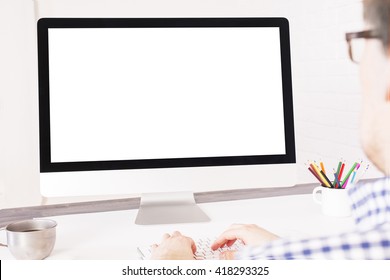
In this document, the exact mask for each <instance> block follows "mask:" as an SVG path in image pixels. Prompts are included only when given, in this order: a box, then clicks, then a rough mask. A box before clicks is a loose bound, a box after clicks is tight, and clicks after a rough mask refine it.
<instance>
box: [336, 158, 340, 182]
mask: <svg viewBox="0 0 390 280" xmlns="http://www.w3.org/2000/svg"><path fill="white" fill-rule="evenodd" d="M340 169H341V160H340V161H339V165H338V166H337V172H336V174H337V177H336V178H337V181H340V180H339V179H338V177H339V173H340ZM335 184H336V185H335V187H336V188H337V182H335Z"/></svg>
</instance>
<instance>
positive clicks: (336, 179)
mask: <svg viewBox="0 0 390 280" xmlns="http://www.w3.org/2000/svg"><path fill="white" fill-rule="evenodd" d="M333 171H334V170H333ZM334 186H335V188H336V189H337V186H340V181H339V179H338V178H337V172H335V173H334Z"/></svg>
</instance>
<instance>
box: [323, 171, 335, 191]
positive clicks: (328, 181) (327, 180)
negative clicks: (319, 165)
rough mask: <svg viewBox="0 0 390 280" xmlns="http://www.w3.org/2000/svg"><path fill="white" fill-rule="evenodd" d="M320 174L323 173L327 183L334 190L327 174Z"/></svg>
mask: <svg viewBox="0 0 390 280" xmlns="http://www.w3.org/2000/svg"><path fill="white" fill-rule="evenodd" d="M320 172H321V174H322V176H324V178H325V180H326V182H327V183H328V184H329V186H330V188H333V185H332V182H331V181H330V180H329V179H328V177H327V176H326V174H325V173H324V172H323V171H322V170H320Z"/></svg>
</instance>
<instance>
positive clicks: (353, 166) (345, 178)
mask: <svg viewBox="0 0 390 280" xmlns="http://www.w3.org/2000/svg"><path fill="white" fill-rule="evenodd" d="M356 165H357V162H355V163H354V165H352V167H351V169H350V170H349V171H348V173H347V175H346V176H345V177H344V180H343V181H342V182H341V186H340V187H342V186H344V183H345V181H347V180H348V177H349V176H351V173H352V172H353V171H354V170H355V168H356Z"/></svg>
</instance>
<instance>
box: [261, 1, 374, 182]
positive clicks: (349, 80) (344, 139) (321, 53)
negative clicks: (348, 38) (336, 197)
mask: <svg viewBox="0 0 390 280" xmlns="http://www.w3.org/2000/svg"><path fill="white" fill-rule="evenodd" d="M270 2H272V6H271V7H270V9H269V10H268V11H267V14H268V15H270V16H284V17H286V18H288V19H289V21H290V29H291V50H292V68H293V69H292V70H293V89H294V109H295V125H296V143H297V161H298V165H299V174H298V178H299V179H298V180H299V182H311V181H315V179H313V176H312V175H311V174H310V173H309V172H308V171H307V169H306V167H305V166H304V163H305V162H307V160H317V161H318V160H320V159H322V160H323V161H324V163H325V165H326V166H328V170H329V169H331V168H333V167H336V166H337V163H338V161H339V160H340V158H341V157H342V158H344V159H345V160H346V164H347V166H346V167H348V166H351V164H352V163H353V162H354V161H356V160H359V159H365V157H364V153H363V151H362V149H361V147H360V141H359V111H360V107H361V91H360V85H359V68H358V66H357V65H355V64H353V63H352V62H351V61H350V60H349V58H348V54H347V44H346V42H345V39H344V34H345V32H349V31H357V30H363V29H364V22H363V19H362V13H363V12H362V1H361V0H325V1H318V0H315V1H313V0H298V1H287V0H284V1H270ZM330 171H331V170H330ZM378 175H379V173H378V171H376V170H375V168H372V169H371V170H370V171H369V172H368V173H367V177H374V176H378Z"/></svg>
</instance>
